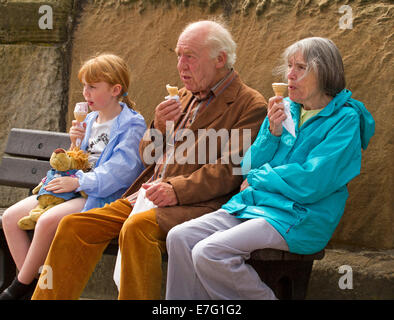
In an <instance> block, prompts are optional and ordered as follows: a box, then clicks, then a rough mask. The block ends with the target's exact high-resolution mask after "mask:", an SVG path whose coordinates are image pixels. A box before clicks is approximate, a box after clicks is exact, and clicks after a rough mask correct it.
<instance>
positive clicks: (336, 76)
mask: <svg viewBox="0 0 394 320" xmlns="http://www.w3.org/2000/svg"><path fill="white" fill-rule="evenodd" d="M297 52H301V54H302V56H303V57H304V60H305V62H306V64H307V70H306V71H307V72H306V73H305V74H307V73H308V72H310V71H311V70H312V71H314V72H315V74H316V76H317V79H318V82H319V87H320V89H321V90H322V91H323V92H324V93H325V94H327V95H329V96H332V97H335V96H336V95H337V94H338V93H339V92H340V91H341V90H343V89H344V88H345V86H346V81H345V71H344V68H343V61H342V57H341V54H340V53H339V50H338V48H337V46H336V45H335V44H334V42H332V41H331V40H330V39H326V38H320V37H311V38H305V39H302V40H300V41H297V42H296V43H293V44H292V45H290V46H289V47H288V48H287V49H286V50H285V51H284V53H283V55H282V59H283V60H282V61H283V65H282V66H280V67H279V68H278V71H279V73H282V74H283V76H284V77H285V78H287V68H288V62H289V59H290V58H291V57H293V56H294V55H295V54H296V53H297Z"/></svg>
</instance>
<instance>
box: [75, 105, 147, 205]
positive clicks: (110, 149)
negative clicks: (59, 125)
mask: <svg viewBox="0 0 394 320" xmlns="http://www.w3.org/2000/svg"><path fill="white" fill-rule="evenodd" d="M120 105H121V106H122V111H121V112H120V114H119V115H118V116H117V117H116V119H115V121H114V122H113V124H112V127H111V134H110V139H109V142H108V144H107V146H106V147H105V149H104V150H103V152H102V154H101V156H100V158H99V159H98V160H97V162H96V166H95V168H94V170H92V171H90V172H83V171H81V170H79V171H78V172H77V173H76V175H77V177H78V179H79V184H80V187H79V188H78V189H77V191H80V190H83V191H85V192H86V194H87V195H88V198H87V201H86V204H85V207H84V208H83V211H87V210H90V209H92V208H101V207H103V206H104V204H106V203H110V202H113V201H115V200H117V199H119V198H120V197H121V196H122V194H123V193H124V192H125V191H126V189H127V188H128V187H129V186H130V185H131V184H132V183H133V182H134V180H135V179H136V178H137V177H138V176H139V175H140V173H141V172H142V171H143V169H144V165H143V163H142V161H141V159H140V155H139V144H140V140H141V139H142V136H143V134H144V132H145V130H146V124H145V120H144V118H143V116H142V115H140V114H139V113H137V112H135V111H134V110H131V109H130V108H129V107H128V106H127V105H126V104H124V103H123V102H120ZM97 116H98V112H96V111H93V112H90V113H89V114H88V116H87V117H86V119H85V122H86V134H85V138H84V139H83V141H82V143H81V149H82V150H86V148H87V146H88V138H89V137H90V132H91V129H92V125H93V123H94V121H95V120H96V118H97Z"/></svg>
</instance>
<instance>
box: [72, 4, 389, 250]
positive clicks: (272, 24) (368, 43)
mask: <svg viewBox="0 0 394 320" xmlns="http://www.w3.org/2000/svg"><path fill="white" fill-rule="evenodd" d="M343 5H346V6H347V7H343V8H342V13H341V12H340V11H341V10H340V9H341V7H342V6H343ZM344 8H345V9H346V11H343V9H344ZM393 13H394V5H393V4H392V2H390V1H365V0H354V1H326V0H320V1H317V0H309V1H307V0H295V1H285V0H271V1H265V0H264V1H262V0H258V1H252V0H244V1H241V0H240V1H220V0H210V1H207V0H195V1H186V0H185V1H179V0H173V1H147V0H140V1H119V0H106V1H102V0H90V1H87V2H86V3H85V4H84V6H83V10H82V12H81V17H80V19H78V21H77V26H76V30H75V33H74V39H73V50H72V68H71V75H70V95H69V102H70V103H69V105H70V106H72V105H74V103H75V102H77V101H80V100H82V99H83V97H82V94H81V85H80V83H79V81H78V79H77V72H78V69H79V67H80V65H81V63H82V61H84V60H85V59H87V58H89V57H91V56H92V55H94V54H96V53H99V52H113V53H115V54H118V55H120V56H122V57H124V58H125V59H126V60H127V62H128V63H129V65H130V67H131V70H132V74H133V76H132V83H131V87H130V90H129V94H130V96H131V97H132V98H133V99H134V100H135V101H136V103H137V109H138V110H140V111H141V113H142V114H143V115H144V117H145V119H146V121H147V122H148V123H149V122H150V121H151V120H152V118H153V113H154V109H155V107H156V105H157V104H158V103H159V102H161V101H162V100H163V97H164V96H165V95H166V90H165V84H166V83H171V84H172V85H178V86H181V81H180V80H179V77H178V74H177V70H176V56H175V53H174V48H175V45H176V41H177V37H178V35H179V33H180V32H181V30H182V29H183V27H184V26H185V24H186V23H188V22H192V21H196V20H201V19H206V18H212V17H217V16H219V17H221V18H222V19H224V20H225V21H226V23H227V25H228V26H229V28H230V30H231V32H232V33H233V35H234V39H235V41H236V42H237V44H238V47H237V57H238V58H237V62H236V65H235V68H236V70H237V71H238V72H239V73H240V75H241V77H242V79H243V80H244V81H245V82H246V83H247V84H248V85H250V86H252V87H253V88H255V89H257V90H259V91H260V92H261V93H262V94H263V95H264V96H265V97H266V98H269V97H270V96H271V95H272V89H271V83H272V82H274V81H276V80H280V79H279V78H278V77H275V76H273V75H272V70H273V68H274V67H275V66H277V65H278V61H279V60H278V59H279V57H280V54H281V53H282V52H283V50H284V49H285V48H286V47H287V46H288V45H290V44H291V43H293V42H294V41H296V40H299V39H302V38H304V37H308V36H323V37H328V38H331V39H332V40H333V41H334V42H335V43H336V44H337V46H338V47H339V50H340V51H341V53H342V56H343V59H344V64H345V72H346V78H347V87H348V88H349V89H350V90H351V91H352V92H353V97H354V98H356V99H358V100H361V101H363V102H364V103H365V105H366V106H367V108H368V109H369V110H370V112H371V113H372V115H373V117H374V118H375V120H376V134H375V136H374V137H373V139H372V140H371V144H370V146H369V147H368V150H366V151H365V152H364V154H363V162H362V170H361V174H360V176H359V177H357V178H356V179H355V180H353V181H352V182H351V183H350V184H349V192H350V197H349V200H348V203H347V206H346V211H345V214H344V217H343V219H342V221H341V223H340V225H339V227H338V228H337V230H336V233H335V235H334V238H333V243H335V245H344V244H346V245H352V246H356V247H369V248H381V249H387V248H393V247H394V230H393V228H394V222H393V219H394V218H393V212H394V210H393V201H392V198H393V184H392V181H393V166H392V164H391V163H392V156H393V151H394V145H393V131H392V128H393V125H392V123H393V113H392V111H391V106H392V105H393V93H392V86H393V83H392V74H391V73H392V70H393V44H394V41H393V30H394V28H393V27H394V22H393V21H394V19H393ZM348 17H349V18H351V21H350V20H347V18H348ZM350 22H352V23H351V25H350V24H349V23H350ZM343 26H345V27H348V28H350V29H342V28H341V27H343ZM71 119H72V110H69V118H68V122H69V123H70V120H71Z"/></svg>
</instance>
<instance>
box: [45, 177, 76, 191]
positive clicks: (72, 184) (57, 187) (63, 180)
mask: <svg viewBox="0 0 394 320" xmlns="http://www.w3.org/2000/svg"><path fill="white" fill-rule="evenodd" d="M78 187H79V181H78V178H73V177H60V178H55V179H53V180H52V181H50V182H49V183H48V184H47V185H46V186H45V190H47V191H51V192H53V193H64V192H71V191H74V190H76V189H77V188H78Z"/></svg>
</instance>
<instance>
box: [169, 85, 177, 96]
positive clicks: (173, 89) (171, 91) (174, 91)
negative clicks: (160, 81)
mask: <svg viewBox="0 0 394 320" xmlns="http://www.w3.org/2000/svg"><path fill="white" fill-rule="evenodd" d="M166 89H167V91H168V94H169V95H170V96H171V97H173V96H177V95H179V92H178V87H172V86H170V85H169V84H167V85H166Z"/></svg>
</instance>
